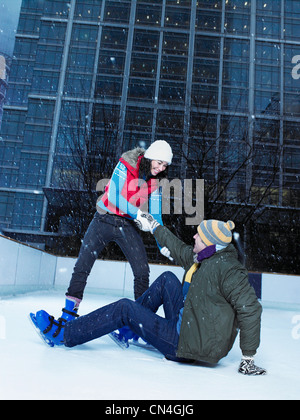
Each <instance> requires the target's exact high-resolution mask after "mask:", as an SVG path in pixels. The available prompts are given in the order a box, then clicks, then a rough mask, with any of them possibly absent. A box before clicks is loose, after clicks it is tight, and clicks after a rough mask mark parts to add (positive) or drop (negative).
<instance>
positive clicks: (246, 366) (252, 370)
mask: <svg viewBox="0 0 300 420" xmlns="http://www.w3.org/2000/svg"><path fill="white" fill-rule="evenodd" d="M239 372H240V373H242V374H243V375H265V374H266V373H267V371H266V370H265V369H263V368H260V367H258V366H256V365H255V364H254V359H253V357H248V356H243V357H242V360H241V363H240V367H239Z"/></svg>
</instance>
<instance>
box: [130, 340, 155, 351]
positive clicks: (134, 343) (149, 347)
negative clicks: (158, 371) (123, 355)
mask: <svg viewBox="0 0 300 420" xmlns="http://www.w3.org/2000/svg"><path fill="white" fill-rule="evenodd" d="M129 346H135V347H141V348H142V349H145V350H150V351H158V350H157V349H156V348H155V347H153V346H152V344H149V343H146V342H144V343H139V342H138V341H130V342H129Z"/></svg>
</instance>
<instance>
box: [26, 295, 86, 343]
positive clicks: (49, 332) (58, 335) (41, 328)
mask: <svg viewBox="0 0 300 420" xmlns="http://www.w3.org/2000/svg"><path fill="white" fill-rule="evenodd" d="M77 310H78V308H76V302H75V301H73V300H71V299H68V298H67V299H66V306H65V308H63V310H62V312H63V313H62V316H61V317H60V318H58V320H55V318H54V317H53V316H51V315H49V314H48V313H47V312H46V311H43V310H41V311H38V312H37V313H36V314H33V313H31V314H30V320H31V322H32V323H33V325H34V327H35V329H36V330H37V332H38V334H39V335H40V337H41V338H42V339H43V340H44V341H45V343H46V344H48V346H50V347H54V346H61V345H63V344H64V327H65V324H66V323H67V322H69V321H72V320H74V319H75V318H77V317H78V316H79V315H78V314H77Z"/></svg>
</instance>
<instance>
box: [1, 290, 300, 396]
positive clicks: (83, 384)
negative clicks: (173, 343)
mask: <svg viewBox="0 0 300 420" xmlns="http://www.w3.org/2000/svg"><path fill="white" fill-rule="evenodd" d="M116 299H117V298H116V296H110V295H100V294H90V293H86V294H85V298H84V300H83V302H82V304H81V306H80V314H81V315H84V314H86V313H88V312H90V311H92V310H94V309H96V308H98V307H100V306H103V305H105V304H108V303H110V302H112V301H115V300H116ZM63 304H64V293H63V292H61V291H55V290H53V291H52V290H51V291H48V292H34V293H31V294H25V295H19V296H15V297H10V298H6V299H2V300H0V399H10V400H13V399H26V400H27V399H38V400H41V399H73V400H76V399H99V400H119V399H121V400H130V399H137V400H193V399H194V400H201V399H225V400H226V399H261V400H264V399H271V400H277V399H283V400H289V399H299V397H300V364H299V347H300V307H299V308H298V307H290V308H285V309H279V308H276V307H270V306H269V307H264V312H263V317H262V334H261V346H260V348H259V351H258V354H257V356H256V358H255V361H256V363H257V365H258V366H262V367H264V368H266V369H267V370H268V374H267V375H266V376H261V377H245V376H243V375H241V374H239V373H238V372H237V369H238V365H239V361H240V357H241V352H240V349H239V340H238V338H237V340H236V342H235V345H234V348H233V349H232V350H231V352H230V353H229V355H228V356H227V357H225V358H224V359H222V360H221V361H220V362H219V364H217V365H216V366H207V365H201V364H200V363H199V364H197V365H184V364H180V363H174V362H171V361H167V360H166V359H164V357H163V356H162V355H161V354H160V353H159V352H156V351H149V350H145V349H142V348H140V347H134V346H131V347H130V348H129V349H127V350H122V349H120V348H119V347H118V346H117V345H116V344H115V343H114V342H113V341H112V340H111V339H110V338H109V337H108V336H105V337H102V338H99V339H98V340H95V341H93V342H90V343H86V344H84V345H81V346H78V347H76V348H72V349H67V348H65V347H61V348H60V347H56V348H50V347H47V346H46V345H45V344H44V343H43V342H42V341H41V339H40V337H39V336H38V335H37V334H36V332H35V331H34V329H33V328H32V326H31V325H30V323H29V321H28V314H29V312H32V311H37V310H39V309H45V310H47V311H48V312H50V313H51V314H53V315H55V316H59V315H60V310H61V308H62V306H63ZM263 306H264V305H263Z"/></svg>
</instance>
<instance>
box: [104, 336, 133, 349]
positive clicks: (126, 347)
mask: <svg viewBox="0 0 300 420" xmlns="http://www.w3.org/2000/svg"><path fill="white" fill-rule="evenodd" d="M108 336H109V337H110V338H111V339H112V340H113V341H114V342H115V343H116V344H117V345H118V346H119V347H121V349H123V350H126V349H128V347H129V345H128V343H127V342H125V341H120V340H119V339H118V338H117V334H116V333H114V332H112V333H110V334H108Z"/></svg>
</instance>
